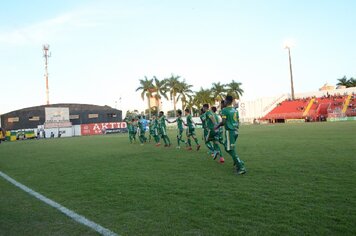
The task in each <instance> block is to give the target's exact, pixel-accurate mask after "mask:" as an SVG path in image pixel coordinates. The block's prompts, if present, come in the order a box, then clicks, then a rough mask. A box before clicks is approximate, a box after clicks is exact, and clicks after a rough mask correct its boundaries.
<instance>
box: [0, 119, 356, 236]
mask: <svg viewBox="0 0 356 236" xmlns="http://www.w3.org/2000/svg"><path fill="white" fill-rule="evenodd" d="M355 130H356V122H339V123H306V124H288V125H287V124H280V125H266V126H263V125H251V126H242V127H241V128H240V135H239V140H238V143H237V149H238V153H239V155H240V157H241V159H242V160H244V161H245V164H246V167H247V168H248V173H247V174H246V175H245V176H236V175H234V174H233V171H232V170H233V168H232V161H231V159H230V157H229V156H228V155H227V154H226V153H225V152H224V157H225V160H226V161H225V164H223V165H221V164H219V163H217V162H216V161H213V160H212V159H211V157H210V156H208V155H207V154H206V151H207V149H206V148H205V147H203V148H202V150H200V151H199V152H197V151H190V152H189V151H186V150H184V149H181V150H178V149H175V148H174V147H171V148H164V147H159V148H157V147H154V146H153V144H146V145H144V146H140V145H139V144H129V141H128V138H127V136H126V135H123V134H122V135H106V136H92V137H77V138H62V139H51V140H49V139H48V140H29V141H19V142H12V143H9V142H7V143H3V144H1V145H0V170H1V171H3V172H5V173H6V174H8V175H9V176H11V177H13V178H14V179H16V180H17V181H19V182H21V183H23V184H25V185H27V186H28V187H30V188H32V189H34V190H36V191H38V192H40V193H41V194H44V195H45V196H47V197H49V198H51V199H53V200H55V201H57V202H59V203H60V204H62V205H64V206H65V207H68V208H70V209H72V210H74V211H76V212H77V213H79V214H82V215H84V216H85V217H87V218H89V219H91V220H93V221H95V222H96V223H99V224H101V225H103V226H104V227H106V228H109V229H110V230H113V231H114V232H117V233H118V234H120V235H355V234H356V228H355V227H354V223H355V222H356V214H355V210H354V209H355V208H356V189H355V182H356V162H355V153H356V146H355V145H354V141H355V139H354V135H355ZM169 134H170V138H171V140H172V141H175V136H176V132H175V131H171V132H170V133H169ZM198 136H199V137H201V131H200V130H198ZM199 140H200V139H199ZM200 142H202V141H201V140H200ZM0 193H1V194H0V212H1V214H0V235H53V234H57V235H88V234H93V235H94V233H93V232H91V231H90V230H88V229H87V228H85V227H84V226H81V225H78V224H76V223H75V222H73V221H71V220H70V219H68V218H66V217H65V216H63V215H62V214H61V213H58V212H57V211H56V210H53V209H51V208H49V207H48V206H46V205H44V204H43V203H41V202H39V201H38V200H36V199H34V198H33V197H31V196H29V195H27V194H25V193H23V192H22V191H20V190H19V189H17V188H16V187H14V186H12V185H10V184H9V183H7V182H6V181H5V180H3V179H0Z"/></svg>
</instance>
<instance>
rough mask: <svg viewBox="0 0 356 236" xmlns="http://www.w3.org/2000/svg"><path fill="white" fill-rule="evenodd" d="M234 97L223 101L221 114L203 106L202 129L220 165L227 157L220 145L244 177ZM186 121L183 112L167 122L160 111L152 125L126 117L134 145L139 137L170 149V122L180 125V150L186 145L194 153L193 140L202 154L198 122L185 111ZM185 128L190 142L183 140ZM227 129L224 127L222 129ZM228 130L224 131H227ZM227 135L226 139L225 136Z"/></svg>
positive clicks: (153, 118) (178, 135) (188, 111)
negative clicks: (147, 128) (147, 131)
mask: <svg viewBox="0 0 356 236" xmlns="http://www.w3.org/2000/svg"><path fill="white" fill-rule="evenodd" d="M232 103H233V98H232V96H227V97H226V99H225V100H223V101H222V102H221V111H220V114H217V113H216V112H217V109H216V107H211V108H210V107H209V104H204V105H203V107H202V109H201V115H200V120H201V125H202V127H203V132H204V133H203V134H204V137H203V139H204V144H205V145H206V147H207V148H208V150H209V154H210V155H211V156H212V157H213V159H214V160H215V159H216V158H217V157H219V161H220V163H224V161H225V160H224V158H223V156H222V152H221V149H220V144H221V145H223V146H224V148H225V151H226V152H227V153H228V154H229V155H230V156H231V157H232V160H233V163H234V167H235V169H234V170H236V173H237V174H245V173H246V168H245V166H244V162H243V161H242V160H240V158H239V156H238V154H237V152H236V141H237V138H238V128H239V115H238V111H237V110H236V108H234V107H233V106H232ZM184 112H185V116H186V122H184V121H183V118H182V111H181V110H178V111H177V118H176V119H175V120H173V121H169V120H167V118H166V116H165V115H164V112H163V111H161V112H159V115H158V117H156V116H152V118H151V119H150V121H149V123H148V122H147V120H146V119H145V118H144V117H143V116H138V117H137V118H132V119H129V118H125V121H126V123H127V128H128V132H129V140H130V142H131V143H133V142H136V135H137V136H138V138H139V141H140V142H141V145H143V144H144V143H145V142H151V140H152V138H153V139H154V142H155V145H156V146H157V147H158V146H160V145H161V140H163V142H164V146H165V147H170V146H171V141H170V139H169V137H168V135H167V126H166V122H168V123H177V127H178V134H177V142H178V146H177V148H181V144H182V143H183V144H185V145H186V148H187V150H192V140H191V139H193V140H194V142H195V144H196V150H197V151H199V149H200V147H201V145H200V144H199V141H198V138H197V136H196V134H195V125H197V124H198V123H195V122H194V121H193V118H192V115H191V114H190V110H189V109H185V110H184ZM147 123H148V127H149V137H148V139H147V138H146V136H145V131H146V127H147ZM184 126H187V129H186V137H187V140H184V139H183V132H184ZM223 127H224V128H223ZM224 130H225V132H224ZM223 136H224V137H223Z"/></svg>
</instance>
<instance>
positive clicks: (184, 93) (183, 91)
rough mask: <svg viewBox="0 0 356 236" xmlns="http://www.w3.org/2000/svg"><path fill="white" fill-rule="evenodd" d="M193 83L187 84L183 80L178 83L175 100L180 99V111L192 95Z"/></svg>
mask: <svg viewBox="0 0 356 236" xmlns="http://www.w3.org/2000/svg"><path fill="white" fill-rule="evenodd" d="M192 87H193V85H190V84H187V83H186V82H185V80H183V81H182V82H180V83H179V85H178V96H177V102H178V101H179V100H181V102H182V111H183V110H184V108H185V106H186V103H187V101H188V99H190V98H191V97H192V94H193V91H192V90H191V88H192Z"/></svg>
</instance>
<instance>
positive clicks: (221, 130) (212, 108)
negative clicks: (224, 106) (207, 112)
mask: <svg viewBox="0 0 356 236" xmlns="http://www.w3.org/2000/svg"><path fill="white" fill-rule="evenodd" d="M211 111H212V112H213V114H214V116H215V119H216V120H217V121H218V124H220V123H221V121H222V118H221V115H220V114H219V115H218V114H217V113H216V112H217V108H216V107H211ZM223 133H224V128H223V127H220V128H219V130H218V137H219V143H220V144H222V145H225V143H224V138H223Z"/></svg>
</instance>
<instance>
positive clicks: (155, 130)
mask: <svg viewBox="0 0 356 236" xmlns="http://www.w3.org/2000/svg"><path fill="white" fill-rule="evenodd" d="M152 123H153V138H154V139H155V142H156V146H157V147H158V146H160V145H161V143H160V137H159V136H160V133H159V121H158V119H157V117H156V116H153V117H152Z"/></svg>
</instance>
